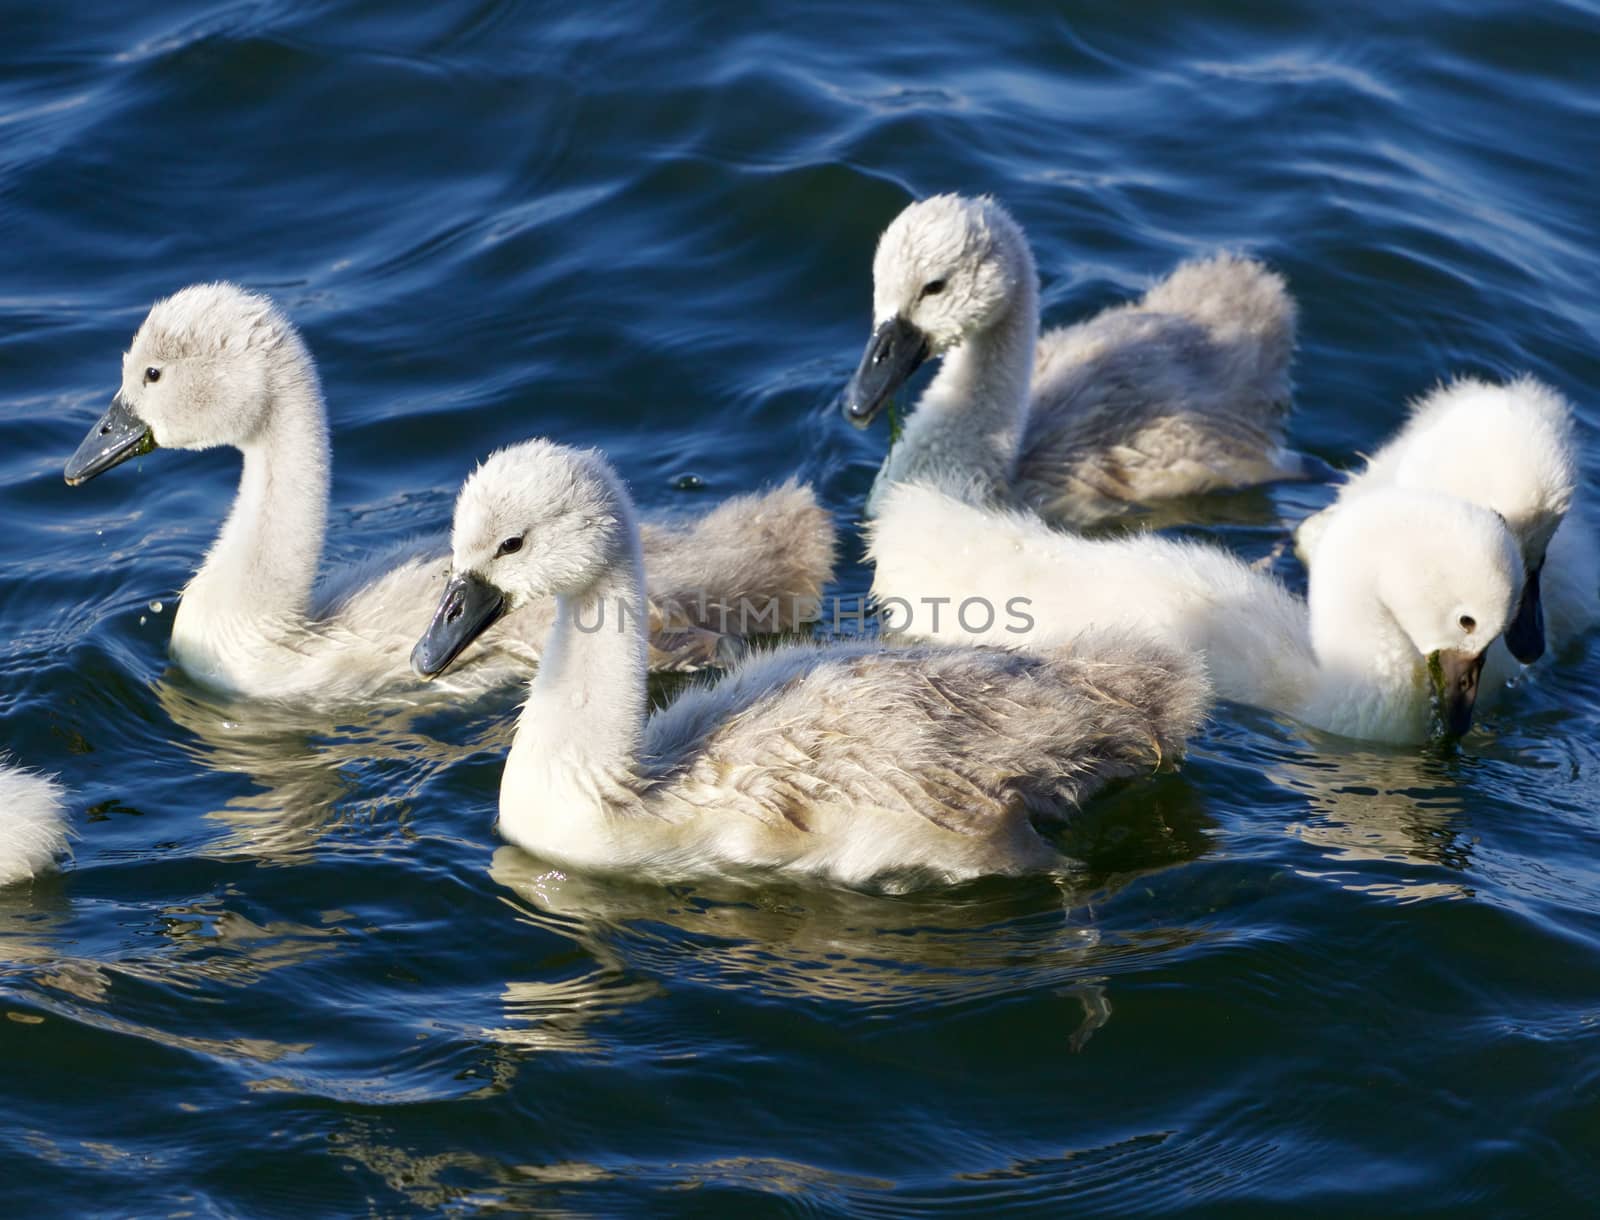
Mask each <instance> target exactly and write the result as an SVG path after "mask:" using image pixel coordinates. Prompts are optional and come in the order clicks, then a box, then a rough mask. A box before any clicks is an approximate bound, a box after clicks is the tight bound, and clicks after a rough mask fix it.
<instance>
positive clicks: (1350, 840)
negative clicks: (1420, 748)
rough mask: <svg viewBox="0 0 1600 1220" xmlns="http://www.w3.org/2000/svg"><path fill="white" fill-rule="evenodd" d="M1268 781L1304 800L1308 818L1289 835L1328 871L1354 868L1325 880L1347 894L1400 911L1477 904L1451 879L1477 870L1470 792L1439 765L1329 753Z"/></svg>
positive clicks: (1432, 760) (1304, 759)
mask: <svg viewBox="0 0 1600 1220" xmlns="http://www.w3.org/2000/svg"><path fill="white" fill-rule="evenodd" d="M1267 777H1268V779H1270V780H1271V781H1272V782H1273V783H1275V784H1277V785H1278V786H1280V787H1283V788H1287V789H1289V790H1291V791H1293V792H1295V793H1298V794H1299V795H1300V796H1302V797H1303V798H1304V799H1305V801H1306V804H1307V806H1308V811H1307V816H1306V817H1305V818H1304V819H1303V820H1300V821H1297V822H1292V823H1290V824H1289V825H1288V826H1287V827H1286V828H1285V829H1286V830H1287V832H1288V833H1289V834H1292V835H1294V836H1296V837H1298V838H1299V839H1300V840H1302V841H1303V842H1305V843H1307V844H1310V845H1311V846H1313V847H1315V848H1316V849H1317V850H1318V851H1319V852H1320V853H1321V854H1322V855H1323V857H1324V858H1325V859H1326V860H1327V861H1328V862H1329V863H1330V864H1332V865H1348V866H1350V867H1348V868H1332V869H1330V870H1329V871H1327V872H1326V873H1322V874H1320V875H1323V876H1326V877H1327V878H1328V879H1329V880H1332V881H1334V882H1335V883H1336V884H1338V885H1339V886H1341V887H1342V888H1344V889H1349V890H1356V891H1360V892H1364V893H1372V894H1379V895H1384V896H1387V897H1390V898H1394V899H1396V900H1398V901H1402V902H1415V901H1419V900H1421V899H1427V898H1464V897H1470V896H1471V895H1472V893H1473V890H1472V888H1471V887H1470V886H1469V885H1468V884H1466V882H1465V881H1463V880H1459V879H1456V878H1453V877H1450V876H1449V875H1448V874H1449V873H1464V872H1466V871H1467V869H1468V868H1469V866H1470V865H1471V862H1472V850H1473V840H1472V839H1471V837H1470V836H1469V835H1467V834H1466V833H1465V832H1464V830H1463V820H1464V815H1465V813H1466V809H1467V793H1468V792H1469V791H1470V789H1466V788H1464V787H1463V786H1462V785H1461V784H1460V783H1459V782H1457V781H1456V780H1455V779H1453V778H1452V777H1451V776H1450V775H1448V773H1447V764H1446V762H1445V761H1444V760H1443V759H1442V758H1441V757H1439V756H1437V755H1433V754H1429V753H1417V752H1400V751H1396V752H1394V753H1382V752H1379V751H1364V750H1351V749H1349V748H1345V749H1343V750H1340V749H1335V748H1329V749H1325V750H1323V751H1321V752H1319V753H1316V754H1300V755H1298V756H1295V755H1286V756H1284V757H1283V758H1282V759H1281V761H1280V762H1279V764H1278V765H1276V766H1274V767H1273V768H1271V769H1270V770H1269V771H1268V773H1267ZM1373 864H1381V865H1391V866H1400V867H1399V870H1396V869H1394V868H1387V869H1378V870H1374V869H1373V868H1371V867H1370V866H1371V865H1373ZM1442 871H1444V873H1443V875H1442Z"/></svg>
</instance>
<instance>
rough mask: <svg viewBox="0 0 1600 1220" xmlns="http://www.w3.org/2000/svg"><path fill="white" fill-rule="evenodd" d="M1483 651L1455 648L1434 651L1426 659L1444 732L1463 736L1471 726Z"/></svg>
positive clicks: (1484, 655)
mask: <svg viewBox="0 0 1600 1220" xmlns="http://www.w3.org/2000/svg"><path fill="white" fill-rule="evenodd" d="M1487 655H1488V650H1487V649H1485V650H1484V651H1482V652H1478V653H1465V652H1461V651H1460V650H1458V649H1455V648H1446V649H1443V650H1442V651H1440V652H1436V653H1434V654H1433V656H1431V657H1430V658H1429V659H1428V660H1429V665H1428V668H1429V670H1430V671H1432V675H1433V687H1434V691H1435V693H1437V694H1438V696H1439V712H1440V715H1441V716H1442V717H1443V719H1444V727H1445V730H1446V732H1448V733H1449V734H1450V736H1452V737H1463V736H1465V735H1466V732H1467V730H1468V729H1470V728H1471V727H1472V709H1473V707H1474V705H1476V703H1477V702H1478V675H1479V674H1481V673H1482V672H1483V659H1484V657H1486V656H1487Z"/></svg>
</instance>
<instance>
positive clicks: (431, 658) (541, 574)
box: [411, 440, 633, 678]
mask: <svg viewBox="0 0 1600 1220" xmlns="http://www.w3.org/2000/svg"><path fill="white" fill-rule="evenodd" d="M627 505H628V500H627V493H626V492H625V491H624V490H623V488H622V484H621V482H620V480H619V479H618V478H617V475H616V472H615V471H613V470H612V468H611V466H610V464H609V463H607V461H606V460H605V458H604V457H603V456H601V454H600V453H599V452H598V451H596V450H592V449H589V450H583V449H570V448H568V447H566V446H565V445H557V444H555V443H554V442H552V441H546V440H531V441H524V442H523V443H522V444H520V445H513V446H511V447H509V448H507V449H501V450H499V451H498V452H496V453H494V454H493V455H491V456H490V457H489V458H488V460H487V461H485V462H484V463H483V464H482V465H481V466H479V467H478V469H477V470H475V471H473V472H472V474H471V475H470V476H468V478H467V481H466V483H465V484H463V485H462V488H461V494H460V496H459V497H458V498H457V500H456V511H455V519H454V523H453V524H452V527H451V532H450V581H449V583H448V584H447V585H446V587H445V591H444V595H443V596H442V598H441V599H440V602H439V608H438V610H437V612H436V613H435V614H434V616H433V622H432V623H431V624H430V625H429V627H428V630H427V632H426V633H425V634H424V635H423V637H422V639H421V640H419V641H418V642H417V646H416V648H415V649H414V650H413V651H412V653H411V665H412V668H413V669H414V670H416V672H417V673H418V674H420V675H421V676H422V677H424V678H432V677H436V676H437V675H439V674H440V673H443V672H444V670H445V669H446V668H448V666H449V665H450V663H451V662H452V661H454V660H455V659H456V657H458V656H460V655H461V652H462V650H463V649H465V648H466V647H467V645H468V644H470V643H472V641H473V640H475V639H477V638H478V636H480V635H482V634H483V633H484V632H485V631H487V630H488V629H489V628H490V627H491V626H493V625H494V623H495V622H497V621H498V620H499V619H500V618H501V617H502V616H503V615H505V614H508V613H510V612H511V611H513V610H517V609H519V608H520V607H522V606H524V605H526V604H527V603H528V602H530V601H533V600H535V599H538V598H542V597H549V596H552V595H554V596H557V597H576V596H581V595H583V594H584V593H585V592H587V591H589V590H590V589H591V588H593V587H594V585H595V584H596V582H598V581H599V580H600V578H601V577H602V576H604V575H605V574H606V573H607V572H608V571H610V570H611V569H613V568H614V567H615V566H616V565H617V564H619V563H621V562H623V561H624V560H625V559H626V558H627V556H628V553H629V548H630V546H631V545H632V537H633V534H632V525H631V517H630V516H629V512H628V507H627Z"/></svg>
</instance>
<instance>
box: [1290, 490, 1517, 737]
mask: <svg viewBox="0 0 1600 1220" xmlns="http://www.w3.org/2000/svg"><path fill="white" fill-rule="evenodd" d="M1322 545H1323V547H1324V549H1323V550H1322V551H1321V552H1320V553H1319V556H1318V567H1317V569H1316V573H1315V575H1314V577H1313V582H1312V589H1311V596H1310V602H1311V615H1312V632H1313V636H1314V638H1316V639H1317V640H1318V644H1319V651H1321V649H1322V646H1323V645H1324V644H1325V642H1326V641H1329V640H1330V639H1333V638H1338V637H1342V641H1343V644H1344V647H1345V649H1346V650H1347V651H1348V649H1349V648H1351V647H1354V648H1361V647H1366V646H1368V645H1369V644H1370V643H1371V641H1370V640H1366V641H1364V640H1360V639H1358V638H1357V636H1358V635H1359V633H1360V632H1361V631H1362V629H1363V625H1362V624H1361V623H1360V622H1359V621H1358V620H1359V617H1360V615H1361V614H1373V615H1375V617H1377V618H1380V619H1387V620H1389V621H1390V622H1392V623H1393V624H1394V625H1395V626H1397V627H1398V628H1399V631H1400V632H1401V634H1402V635H1403V636H1404V637H1405V639H1406V641H1408V642H1409V645H1410V648H1411V649H1413V650H1414V653H1413V654H1412V660H1413V661H1415V660H1419V659H1420V661H1421V662H1422V664H1423V667H1424V669H1425V670H1426V672H1427V675H1428V678H1429V681H1430V683H1431V685H1432V692H1431V693H1432V696H1433V699H1434V700H1435V705H1436V707H1437V710H1438V713H1439V717H1440V721H1441V723H1442V724H1443V726H1444V728H1445V730H1446V731H1447V732H1448V733H1449V734H1450V735H1452V736H1460V735H1462V734H1463V733H1465V732H1466V731H1467V730H1468V729H1469V728H1471V727H1472V714H1473V709H1474V707H1475V705H1476V703H1477V697H1478V676H1479V674H1481V673H1482V671H1483V662H1484V657H1485V656H1486V654H1487V652H1488V649H1489V645H1490V644H1492V643H1494V641H1495V640H1496V639H1497V638H1498V637H1499V636H1500V635H1501V634H1502V633H1503V632H1504V631H1505V630H1506V628H1507V627H1508V626H1509V625H1510V623H1511V620H1512V615H1513V613H1514V611H1515V609H1516V604H1517V600H1518V597H1519V596H1520V594H1521V592H1522V586H1523V575H1524V573H1523V568H1522V555H1521V552H1520V550H1519V549H1518V547H1517V542H1516V539H1515V538H1513V537H1512V535H1511V531H1510V530H1509V529H1507V528H1506V524H1505V521H1504V520H1503V519H1502V518H1501V517H1500V515H1499V514H1498V513H1496V512H1493V511H1492V510H1490V509H1486V508H1484V507H1482V506H1481V505H1478V504H1474V503H1472V502H1470V501H1467V500H1462V499H1459V498H1457V497H1454V496H1447V495H1443V494H1440V493H1437V492H1423V491H1413V490H1399V489H1388V490H1384V491H1380V492H1374V493H1373V494H1371V495H1369V496H1364V497H1361V498H1360V499H1358V500H1356V501H1354V502H1353V503H1352V504H1350V505H1349V507H1348V508H1347V509H1344V510H1341V511H1340V513H1339V514H1338V516H1337V517H1336V518H1335V519H1334V521H1333V522H1332V523H1331V524H1330V525H1329V527H1328V533H1327V536H1326V538H1325V539H1324V540H1323V544H1322ZM1362 573H1367V574H1369V575H1368V578H1367V579H1366V580H1363V579H1362V577H1361V574H1362ZM1368 597H1370V598H1373V599H1375V601H1376V605H1375V606H1373V605H1371V604H1367V605H1362V604H1361V602H1360V601H1358V600H1357V599H1362V600H1365V599H1367V598H1368ZM1351 620H1357V621H1354V622H1352V621H1351Z"/></svg>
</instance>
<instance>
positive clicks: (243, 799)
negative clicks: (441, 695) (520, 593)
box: [155, 675, 514, 864]
mask: <svg viewBox="0 0 1600 1220" xmlns="http://www.w3.org/2000/svg"><path fill="white" fill-rule="evenodd" d="M155 694H156V698H157V700H158V701H159V703H160V705H161V707H162V709H163V710H164V711H165V712H166V713H167V715H169V716H170V717H171V718H172V720H173V722H174V723H175V724H177V725H179V726H180V727H181V728H183V729H185V730H186V731H187V736H186V738H181V739H180V742H179V748H180V749H181V750H182V752H183V753H184V754H186V755H187V756H188V757H189V758H190V759H191V760H192V761H193V762H194V763H195V764H197V765H199V766H201V767H204V768H206V769H208V770H213V771H221V772H232V773H235V774H239V775H244V776H247V777H248V778H249V780H250V782H251V784H252V785H253V786H254V787H255V789H256V791H253V792H248V793H243V794H240V795H237V796H233V797H230V798H228V799H227V801H226V802H225V804H224V805H223V806H222V807H221V808H220V809H215V810H212V811H211V812H209V813H207V814H205V816H206V817H207V818H208V819H211V820H213V821H215V822H217V823H220V824H221V825H222V826H223V827H224V829H225V833H224V834H223V835H222V836H221V837H220V838H219V839H217V840H216V841H214V842H212V843H209V844H207V847H206V851H207V854H211V855H224V856H230V855H245V856H251V857H254V858H257V859H260V860H266V861H271V862H273V863H278V864H289V863H295V862H297V861H298V860H300V859H301V858H303V857H304V856H305V855H306V854H308V853H309V852H311V851H312V849H314V848H315V847H316V846H317V844H318V843H319V842H321V841H322V840H323V839H324V838H325V837H327V836H328V835H329V834H332V833H335V832H337V831H339V830H342V829H345V828H347V827H349V826H351V825H360V824H363V823H368V822H379V821H382V822H385V823H400V824H402V825H403V824H404V822H405V820H406V819H407V818H408V816H409V813H410V810H411V808H412V805H413V803H414V802H415V800H416V798H417V795H418V793H419V791H420V789H421V787H422V785H423V784H424V783H425V782H426V781H427V780H428V778H429V777H430V776H432V775H433V774H434V773H435V772H436V771H437V770H438V769H439V768H440V767H442V766H443V765H444V764H446V763H448V762H451V761H453V760H457V759H459V758H461V757H462V756H463V755H465V754H468V753H472V752H474V751H478V750H486V751H489V752H491V753H493V754H495V755H502V754H504V752H505V751H506V750H507V749H508V748H509V746H510V742H511V736H512V733H513V731H514V723H513V721H512V718H511V717H510V716H509V715H507V714H496V713H504V712H505V711H507V710H508V707H509V698H508V699H507V701H506V703H507V707H506V708H501V707H500V706H498V705H497V704H496V703H495V702H494V701H493V700H480V701H478V702H477V703H476V704H475V705H474V706H473V708H472V710H474V711H481V712H483V713H485V714H482V715H477V716H472V717H470V718H466V719H465V720H464V719H463V717H462V716H461V714H460V710H459V709H456V714H455V715H453V716H452V715H448V714H445V715H441V714H440V709H439V708H438V707H433V706H429V705H421V706H416V707H392V706H391V707H383V708H377V709H372V710H368V711H363V712H361V713H353V714H351V715H350V716H347V717H346V718H344V719H339V720H336V719H332V718H329V717H326V716H323V715H320V714H318V713H313V712H307V711H305V710H303V709H297V708H280V707H276V706H273V705H271V704H264V703H247V702H235V701H228V700H225V699H222V698H219V697H217V696H213V695H210V694H209V693H207V692H204V691H201V690H199V689H197V688H195V687H193V686H191V685H189V684H188V683H187V682H185V681H184V680H183V679H182V678H181V677H180V676H177V675H168V676H167V677H165V678H163V679H162V680H160V681H159V682H157V683H156V685H155ZM441 731H445V732H450V733H452V734H462V733H466V734H467V737H466V739H465V740H464V741H459V742H452V741H448V740H442V739H441V738H440V737H439V736H435V733H437V732H441Z"/></svg>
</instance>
